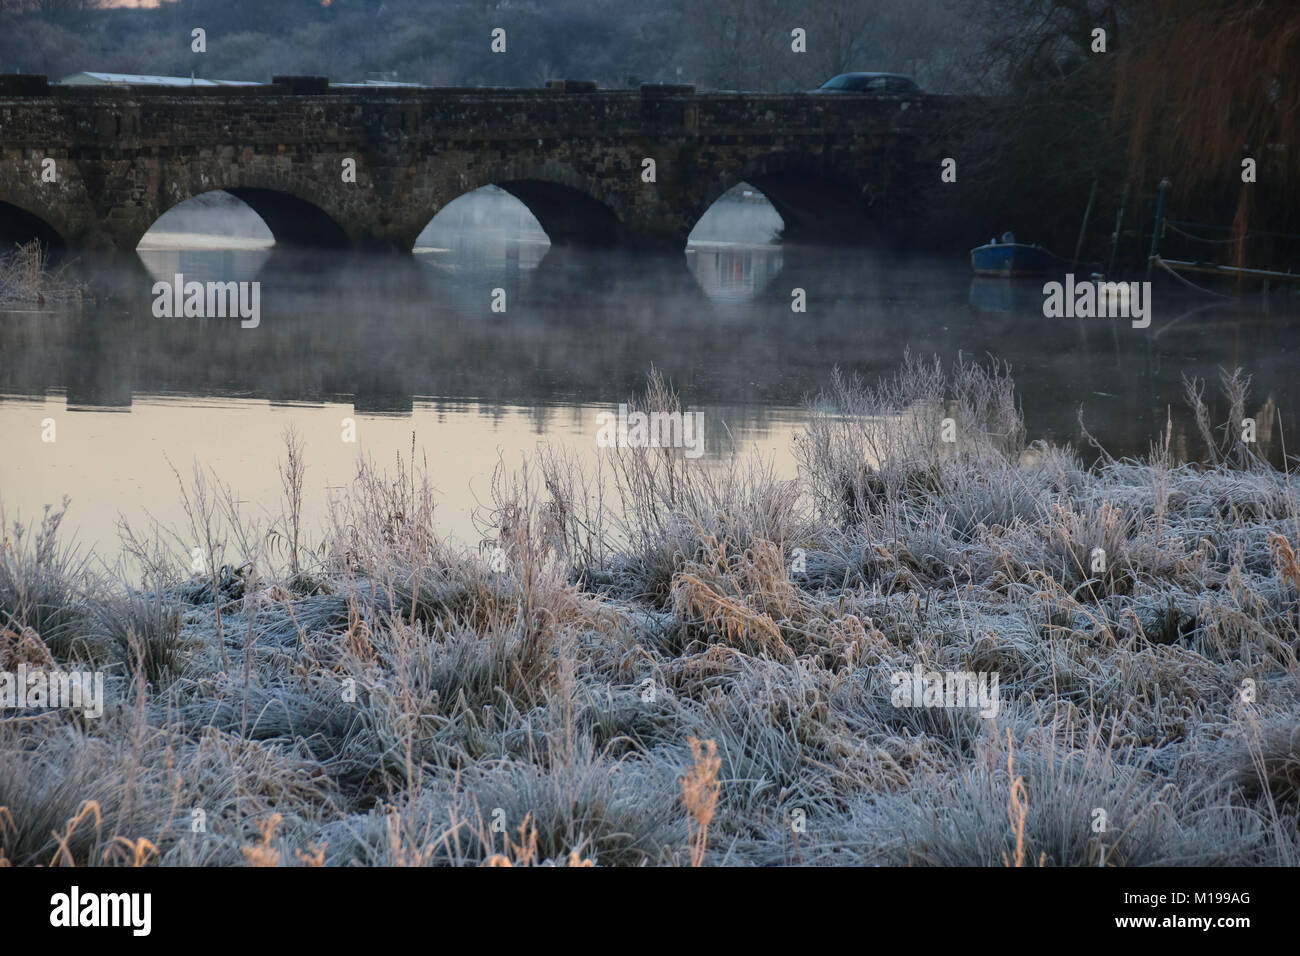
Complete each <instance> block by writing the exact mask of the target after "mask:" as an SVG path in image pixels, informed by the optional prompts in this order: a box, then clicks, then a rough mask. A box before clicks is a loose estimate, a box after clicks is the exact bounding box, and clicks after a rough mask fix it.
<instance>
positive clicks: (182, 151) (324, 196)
mask: <svg viewBox="0 0 1300 956" xmlns="http://www.w3.org/2000/svg"><path fill="white" fill-rule="evenodd" d="M22 80H23V81H24V82H23V83H22V84H19V83H18V82H17V81H16V80H13V79H12V78H0V160H2V164H0V203H8V204H11V205H12V206H15V207H18V208H19V209H22V210H25V211H26V212H27V213H29V214H32V215H34V216H37V217H39V218H40V219H42V220H44V221H45V222H46V223H48V224H49V225H50V227H51V228H52V229H53V230H54V231H55V232H57V233H58V234H59V235H60V236H62V237H63V239H64V240H65V241H66V242H67V243H68V244H70V245H73V246H83V247H112V248H119V249H130V248H134V246H135V244H136V243H137V242H138V241H139V239H140V237H141V236H142V235H143V234H144V233H145V232H146V231H147V230H148V229H149V227H150V226H151V225H152V224H153V222H154V221H155V220H156V219H157V218H158V217H159V216H160V215H162V213H164V212H165V211H166V210H167V209H169V208H170V207H172V206H174V205H175V204H177V203H179V202H183V201H184V200H186V199H188V198H190V197H191V196H195V195H198V194H200V193H204V192H207V191H209V190H213V189H229V190H232V191H234V192H235V193H236V194H237V195H240V196H241V198H244V199H245V201H247V202H249V204H250V205H252V206H253V207H254V208H255V209H257V210H258V212H259V213H261V214H262V216H263V218H264V219H266V220H267V222H268V225H270V226H271V229H272V232H274V233H276V235H277V237H278V238H280V239H281V240H284V241H294V240H298V241H319V242H322V243H326V244H338V243H349V244H352V245H356V246H360V247H390V248H400V249H410V248H411V246H412V245H413V243H414V241H415V238H416V236H417V235H418V234H419V233H420V231H421V230H422V229H423V228H424V226H425V225H426V224H427V223H428V222H429V220H430V219H431V218H432V217H433V215H434V214H435V213H437V212H438V210H439V209H441V208H442V207H443V206H445V205H446V204H447V203H449V202H451V201H452V200H454V199H456V198H457V197H458V196H461V195H463V194H464V193H466V192H469V191H470V190H473V189H476V188H478V187H480V186H484V185H486V184H489V183H496V184H498V185H500V186H502V187H503V188H505V189H508V190H509V191H511V192H513V193H514V194H515V195H517V196H519V197H520V198H521V199H522V200H523V201H524V202H525V203H526V204H527V205H528V206H529V207H530V208H531V209H532V210H533V212H534V214H535V215H537V217H538V219H539V221H541V223H542V226H543V228H545V229H546V230H547V232H548V234H550V236H551V240H552V242H553V243H556V244H564V243H573V244H583V243H588V244H600V245H606V244H609V243H611V242H614V243H619V244H624V245H628V246H633V247H660V248H675V249H680V248H681V247H682V246H683V245H684V244H685V241H686V237H687V235H688V234H689V233H690V230H691V228H692V227H693V226H694V224H695V222H696V221H697V220H698V219H699V217H700V216H701V215H703V213H704V211H705V210H706V209H708V207H709V205H710V204H711V203H712V202H713V201H714V200H715V199H717V197H718V196H720V195H721V194H722V193H723V192H724V191H726V190H727V189H728V188H730V187H731V186H733V185H735V184H736V183H738V182H741V181H748V182H750V183H752V184H753V185H755V186H757V187H758V188H759V189H761V190H763V191H764V192H765V193H766V194H767V195H768V197H769V198H770V199H771V200H772V202H773V203H774V205H775V206H776V207H777V209H778V211H779V212H780V213H781V214H782V216H783V217H784V218H785V220H786V225H787V236H788V237H790V238H796V237H797V238H806V239H812V240H819V239H820V240H827V241H845V240H849V241H870V240H873V239H882V238H885V239H888V238H894V239H897V238H898V237H899V236H902V235H906V233H907V228H908V209H909V195H910V193H912V192H914V191H915V185H916V183H917V182H918V181H922V177H924V181H926V182H929V181H933V182H935V183H937V182H938V168H939V160H940V158H942V156H943V155H945V152H944V148H943V143H942V137H939V138H938V139H936V136H935V130H936V129H937V128H938V124H937V123H936V122H935V121H936V119H937V118H940V117H941V116H942V115H943V114H944V113H945V111H946V110H947V107H948V104H947V103H946V102H945V100H944V98H941V97H931V96H917V97H875V98H873V97H867V96H836V95H809V94H793V95H774V94H773V95H768V94H740V93H736V94H696V93H695V92H694V91H693V90H692V89H691V88H690V87H660V86H653V87H652V86H647V87H643V88H642V89H641V90H640V91H627V92H622V91H619V92H613V91H610V92H604V91H592V90H590V89H583V88H582V87H581V86H580V85H576V84H575V85H574V86H576V87H577V88H576V89H569V88H568V87H566V86H562V85H559V84H557V85H556V86H555V87H554V88H551V89H544V90H479V89H473V90H470V89H396V90H395V89H393V88H377V89H362V88H346V87H331V88H329V90H328V92H326V93H318V92H317V93H293V92H290V90H291V89H293V88H294V87H293V86H291V85H290V83H289V81H288V80H285V81H284V82H282V83H280V84H277V85H270V86H262V87H248V88H229V87H227V88H221V87H218V88H194V89H184V90H177V89H175V88H150V87H132V88H122V87H58V86H54V87H48V88H46V89H45V91H44V92H41V90H40V88H39V84H38V83H36V82H35V80H34V79H33V78H31V77H24V78H22ZM306 88H307V89H311V87H310V86H307V87H306ZM647 158H650V159H653V160H654V161H655V165H656V168H655V177H656V181H655V182H645V181H643V175H642V172H643V165H642V164H643V160H645V159H647ZM47 159H52V160H54V164H55V174H56V177H57V178H56V181H55V182H52V183H51V182H46V181H43V177H42V169H43V165H42V164H43V161H45V160H47ZM348 159H351V160H354V161H355V167H356V181H355V182H345V181H344V177H343V169H344V161H345V160H348ZM3 208H4V207H3V206H0V210H3ZM295 223H297V224H298V227H295ZM304 223H305V224H306V226H305V228H304V227H303V224H304Z"/></svg>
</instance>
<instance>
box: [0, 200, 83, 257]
mask: <svg viewBox="0 0 1300 956" xmlns="http://www.w3.org/2000/svg"><path fill="white" fill-rule="evenodd" d="M33 239H35V240H37V241H38V242H40V244H41V245H42V246H43V247H44V248H45V249H46V250H47V251H50V252H54V253H55V254H58V253H61V252H62V251H63V249H64V248H65V247H66V245H67V240H66V238H65V237H64V235H63V233H62V231H60V230H59V229H58V228H57V227H56V226H55V225H54V224H53V223H52V222H50V220H49V219H47V218H45V217H44V216H42V215H39V214H37V213H35V212H33V211H32V210H31V209H29V208H27V207H26V206H25V205H21V206H20V205H18V204H17V203H13V202H10V201H7V200H0V248H2V247H7V246H9V245H10V244H17V243H24V242H30V241H31V240H33Z"/></svg>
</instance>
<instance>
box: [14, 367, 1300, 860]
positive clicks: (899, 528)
mask: <svg viewBox="0 0 1300 956" xmlns="http://www.w3.org/2000/svg"><path fill="white" fill-rule="evenodd" d="M1244 388H1245V383H1244V381H1243V380H1241V379H1239V378H1229V379H1227V380H1226V381H1225V383H1224V391H1225V396H1226V403H1227V406H1228V409H1229V413H1230V414H1229V416H1228V417H1229V420H1230V421H1234V422H1240V420H1241V418H1242V417H1243V415H1242V414H1240V412H1241V409H1242V408H1243V407H1244V405H1243V402H1244ZM1196 394H1197V393H1196V392H1195V390H1193V393H1192V395H1191V396H1190V397H1191V399H1192V401H1193V403H1194V405H1196V408H1195V412H1196V418H1197V421H1198V424H1200V425H1201V426H1202V431H1203V434H1202V438H1203V440H1204V441H1205V443H1206V445H1207V446H1208V447H1209V449H1210V452H1209V456H1210V460H1209V461H1206V462H1201V463H1195V464H1189V463H1180V462H1178V461H1176V460H1175V455H1174V454H1173V452H1172V450H1171V448H1170V443H1169V442H1168V441H1166V442H1164V443H1161V444H1158V446H1157V447H1155V448H1153V450H1152V452H1151V453H1150V455H1148V456H1147V457H1146V458H1144V459H1143V460H1131V459H1129V460H1122V461H1116V460H1112V459H1110V458H1109V457H1107V456H1105V455H1102V458H1101V460H1100V462H1099V463H1098V464H1096V465H1095V466H1092V467H1084V466H1083V465H1082V464H1081V463H1080V462H1079V460H1078V458H1077V457H1076V456H1075V455H1074V453H1073V452H1071V451H1069V450H1065V449H1061V448H1056V447H1051V446H1047V445H1043V444H1041V443H1035V444H1026V435H1025V430H1024V425H1023V419H1022V417H1021V414H1020V410H1019V407H1018V404H1017V401H1016V396H1015V391H1014V385H1013V383H1012V381H1011V378H1010V375H1009V374H1008V373H1007V370H1006V369H1005V368H1003V367H1001V366H998V365H992V366H984V367H981V366H977V365H971V364H968V363H958V364H957V365H955V366H953V367H951V368H944V367H941V366H939V365H937V364H931V363H927V362H922V361H918V360H915V359H910V360H908V362H907V363H906V364H905V366H904V367H903V368H902V369H901V370H900V371H899V372H898V373H897V374H896V375H895V376H893V377H892V378H889V379H887V380H885V381H884V382H883V383H882V384H880V385H878V386H875V387H866V386H863V385H861V384H860V383H855V382H852V381H847V380H839V379H837V380H836V381H834V382H832V383H831V384H830V386H829V387H828V389H827V391H826V392H825V393H824V394H822V395H820V396H818V397H817V398H816V399H815V400H814V402H813V403H812V408H811V410H810V418H809V424H808V427H807V429H806V431H805V433H804V434H802V435H801V436H800V437H799V439H798V440H797V442H796V448H795V455H796V457H797V459H798V460H799V462H800V466H801V467H800V476H799V478H798V479H796V480H793V481H782V480H777V479H776V478H774V477H773V476H772V474H771V473H770V471H769V470H767V469H765V468H764V466H763V465H762V463H759V462H753V463H743V462H738V463H737V464H736V467H734V468H730V469H716V468H715V469H708V468H706V467H704V466H703V464H702V463H700V462H695V461H692V460H690V459H688V458H686V457H684V456H681V455H678V454H676V453H673V452H669V451H665V450H661V449H636V448H624V449H610V450H608V451H607V453H606V454H605V455H604V457H602V458H601V459H600V468H599V471H593V470H591V469H587V468H584V467H582V466H581V465H580V463H579V461H578V460H577V459H576V458H574V457H573V456H571V455H568V454H565V453H563V452H543V453H541V454H540V455H539V456H538V457H536V458H535V459H534V460H532V461H531V462H529V463H528V465H527V466H526V467H525V468H522V469H520V470H519V471H511V470H507V469H505V468H502V469H501V470H499V471H498V473H497V475H496V476H495V477H494V480H493V482H492V492H491V495H490V501H489V502H487V503H486V504H485V508H484V511H483V515H482V522H483V530H484V535H485V544H484V546H483V547H482V548H480V549H477V550H473V551H466V550H463V549H457V548H454V547H452V546H450V545H448V544H447V543H446V542H445V541H443V540H442V538H441V537H440V535H439V534H438V531H437V525H436V522H435V518H434V495H433V492H432V490H431V481H430V479H429V477H428V476H427V475H425V474H423V469H422V468H421V467H420V466H419V463H417V462H415V461H413V460H411V459H410V458H407V459H405V460H402V461H399V462H398V463H397V465H396V466H395V467H394V468H393V469H391V470H389V471H384V470H382V469H379V468H376V467H365V468H363V469H362V470H361V471H360V473H359V474H358V476H357V478H356V480H355V482H354V483H353V484H352V485H351V487H349V488H347V489H345V490H344V491H342V492H340V493H339V494H338V495H337V497H336V498H335V500H334V501H333V502H332V507H331V511H330V514H331V520H330V522H329V526H328V527H327V528H323V529H318V530H313V529H306V528H304V527H302V522H301V517H300V516H301V513H302V495H303V487H304V483H303V474H304V468H305V467H306V466H307V463H306V462H304V459H303V450H302V446H301V443H300V442H298V441H297V439H296V438H295V437H294V436H292V435H290V436H288V438H287V445H286V451H285V455H284V459H283V460H282V461H281V462H280V464H279V468H280V475H281V479H282V486H283V490H284V502H283V507H282V508H281V513H280V515H279V516H278V517H277V518H275V519H273V520H260V519H258V518H256V517H254V516H253V515H252V513H251V511H250V509H248V508H247V506H245V505H244V504H242V503H241V502H240V500H239V497H238V495H237V494H236V493H235V492H234V490H232V489H229V488H227V487H226V486H224V485H223V484H222V482H221V481H220V479H219V478H218V477H217V476H215V475H212V474H211V473H210V472H207V471H204V470H202V469H198V468H196V470H195V471H194V472H193V473H192V474H187V475H178V476H177V480H178V490H179V493H180V494H182V496H183V498H184V503H185V512H186V514H187V516H188V518H189V526H188V527H186V528H182V529H171V530H167V529H160V528H148V529H129V528H128V529H124V531H125V537H124V547H125V550H126V552H127V553H128V554H129V556H130V559H131V564H132V566H133V567H135V568H137V569H143V586H142V587H136V588H134V589H130V588H128V587H127V586H126V583H125V579H124V577H123V576H122V575H121V574H118V573H110V572H109V571H108V569H107V568H105V567H102V566H101V565H100V564H99V563H98V562H97V561H96V560H95V559H94V558H93V557H88V556H85V555H82V554H80V553H78V552H76V551H75V549H71V548H69V547H68V546H66V545H63V544H61V543H60V541H61V535H60V531H59V522H60V520H61V519H60V515H61V512H51V513H50V514H48V515H47V517H46V520H45V522H44V523H43V525H42V526H40V527H37V528H32V529H29V530H28V531H27V532H26V533H24V534H22V535H19V534H18V532H17V531H16V530H15V531H11V533H10V535H9V536H8V538H7V539H6V541H5V543H4V550H3V553H2V556H0V609H2V611H3V617H4V620H5V621H6V622H7V623H6V624H5V632H4V637H3V640H4V644H3V645H2V647H0V649H2V650H3V652H4V660H2V661H0V671H5V672H14V671H15V670H16V668H17V667H18V666H19V665H20V664H25V665H26V666H27V667H29V668H44V669H45V670H46V671H52V670H56V669H57V670H62V671H78V672H94V673H97V674H102V675H103V678H104V687H105V692H104V697H105V699H104V701H103V704H104V706H103V715H102V716H101V717H98V718H93V717H90V716H88V715H87V714H85V713H82V712H80V711H78V709H76V708H61V709H54V710H48V709H47V710H41V709H38V708H29V709H27V710H25V711H18V710H8V711H5V712H3V714H2V715H0V807H4V808H5V809H4V810H3V811H0V851H2V852H3V856H4V857H5V858H6V859H7V860H9V861H11V862H13V863H16V864H20V865H21V864H28V865H30V864H38V863H39V864H59V863H69V862H75V863H77V864H78V865H86V864H101V863H104V862H108V863H130V862H135V861H147V862H149V863H151V864H157V863H162V864H176V865H181V864H203V865H234V864H243V863H251V864H270V863H274V864H279V865H311V864H326V865H345V864H349V863H354V862H359V863H368V864H423V863H454V864H475V863H482V862H489V861H491V862H498V863H500V862H505V861H510V862H512V863H516V864H517V863H523V862H540V861H548V860H549V861H555V862H559V863H576V862H583V861H587V860H592V861H595V862H597V863H600V864H614V865H617V864H642V863H650V864H689V863H691V862H703V863H706V864H722V863H727V864H782V863H811V864H833V863H853V864H890V865H943V864H959V865H961V864H964V865H998V866H1000V865H1004V864H1011V865H1038V864H1040V863H1041V864H1043V865H1076V866H1097V865H1151V864H1167V865H1183V864H1247V865H1257V864H1287V865H1294V864H1296V863H1297V862H1300V834H1298V833H1297V827H1296V816H1297V810H1298V808H1300V733H1298V732H1297V730H1296V728H1297V727H1298V726H1300V693H1298V688H1297V674H1298V673H1300V671H1298V668H1297V659H1296V652H1297V642H1298V640H1300V564H1298V563H1297V559H1296V557H1295V553H1294V551H1295V549H1296V547H1297V543H1298V542H1300V508H1297V502H1296V496H1295V493H1294V490H1293V487H1292V485H1291V483H1290V481H1289V478H1288V476H1287V475H1286V474H1284V473H1282V472H1279V471H1277V470H1275V469H1273V468H1271V467H1270V466H1268V465H1267V464H1266V463H1264V462H1262V461H1261V460H1260V459H1258V458H1257V457H1256V456H1255V455H1254V453H1253V451H1252V446H1251V445H1250V444H1249V443H1243V442H1242V441H1240V440H1239V439H1240V435H1239V434H1238V433H1237V432H1235V431H1232V430H1229V431H1227V432H1220V431H1218V430H1216V429H1215V428H1213V427H1212V425H1211V422H1210V413H1209V412H1208V410H1207V409H1206V407H1205V405H1204V404H1200V403H1199V400H1198V399H1197V397H1196ZM634 404H635V405H639V407H641V408H642V409H644V410H658V411H668V412H671V411H676V410H680V406H679V404H678V400H677V397H676V396H675V395H674V394H673V393H672V392H671V391H670V390H669V389H668V388H666V387H665V386H664V385H663V383H662V382H660V381H658V380H657V379H653V378H652V380H651V382H650V383H649V386H648V387H647V389H646V392H645V393H644V394H643V395H642V396H640V397H639V398H638V399H636V400H635V402H634ZM1224 434H1226V435H1227V438H1226V439H1223V438H1221V437H1220V436H1221V435H1224ZM947 438H951V439H952V441H947V440H945V439H947ZM412 457H413V456H412ZM268 467H273V466H271V465H270V464H269V463H268ZM913 675H919V676H913ZM930 675H935V676H936V677H940V678H943V681H944V687H945V689H948V690H949V691H950V694H949V696H948V698H947V699H946V700H944V699H942V697H943V695H940V694H937V692H936V687H937V684H936V682H935V681H933V680H931V678H930ZM968 678H969V679H970V681H971V683H970V684H966V683H965V681H966V679H968ZM959 684H960V685H962V686H967V687H974V686H977V685H978V686H979V687H980V688H982V689H983V690H984V691H985V695H984V697H983V698H982V699H981V700H978V701H974V700H963V699H961V697H960V692H961V687H959V686H957V685H959ZM952 688H956V691H957V693H956V695H955V697H956V699H954V695H953V694H952ZM908 689H915V690H917V691H918V693H917V694H916V695H915V696H914V697H913V696H911V695H909V694H908V693H907V692H906V691H907V690H908ZM927 691H929V693H927ZM989 691H993V696H992V698H990V696H989V695H988V692H989ZM900 692H901V693H900ZM972 704H974V705H975V706H970V705H972ZM989 704H993V706H992V707H990V706H987V705H989ZM980 705H984V706H980ZM990 711H994V712H995V713H994V715H993V716H981V713H984V714H988V713H989V712H990ZM692 741H695V743H694V744H693V743H692Z"/></svg>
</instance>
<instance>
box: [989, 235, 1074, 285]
mask: <svg viewBox="0 0 1300 956" xmlns="http://www.w3.org/2000/svg"><path fill="white" fill-rule="evenodd" d="M970 264H971V268H972V269H974V270H975V274H976V275H977V276H999V277H1002V278H1018V277H1021V276H1041V275H1046V274H1047V273H1049V272H1051V271H1052V267H1053V266H1054V265H1055V264H1056V256H1054V255H1052V254H1051V253H1050V252H1048V251H1047V250H1046V249H1044V248H1043V247H1042V246H1031V245H1026V244H1025V243H1023V242H1016V237H1015V236H1013V235H1012V234H1011V233H1009V232H1008V233H1004V234H1003V236H1002V239H1001V241H999V240H997V239H993V240H991V241H990V242H989V243H988V244H987V245H983V246H978V247H976V248H974V249H972V250H971V251H970Z"/></svg>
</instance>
